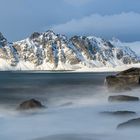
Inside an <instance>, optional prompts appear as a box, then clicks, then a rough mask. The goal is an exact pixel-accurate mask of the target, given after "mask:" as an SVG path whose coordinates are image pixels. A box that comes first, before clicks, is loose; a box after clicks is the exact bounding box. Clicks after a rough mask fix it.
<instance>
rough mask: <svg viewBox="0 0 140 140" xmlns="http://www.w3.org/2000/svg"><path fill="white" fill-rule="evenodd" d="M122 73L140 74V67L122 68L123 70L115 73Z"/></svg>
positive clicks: (119, 74)
mask: <svg viewBox="0 0 140 140" xmlns="http://www.w3.org/2000/svg"><path fill="white" fill-rule="evenodd" d="M124 75H137V76H140V68H130V69H127V70H124V71H122V72H120V73H118V74H117V76H124Z"/></svg>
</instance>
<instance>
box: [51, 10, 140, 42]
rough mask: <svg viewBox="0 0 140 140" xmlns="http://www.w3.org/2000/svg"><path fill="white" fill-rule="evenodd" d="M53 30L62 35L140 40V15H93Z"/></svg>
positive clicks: (74, 20) (54, 27) (57, 26)
mask: <svg viewBox="0 0 140 140" xmlns="http://www.w3.org/2000/svg"><path fill="white" fill-rule="evenodd" d="M52 29H53V30H54V31H56V32H60V33H64V34H65V33H69V34H70V35H72V34H81V35H97V36H104V37H106V38H111V37H113V36H115V37H119V38H123V39H124V40H130V39H131V40H133V39H134V38H135V39H136V40H137V39H139V40H140V14H139V13H134V12H129V13H121V14H116V15H106V16H102V15H99V14H92V15H91V16H87V17H84V18H81V19H73V20H71V21H69V22H67V23H64V24H60V25H55V26H53V27H52Z"/></svg>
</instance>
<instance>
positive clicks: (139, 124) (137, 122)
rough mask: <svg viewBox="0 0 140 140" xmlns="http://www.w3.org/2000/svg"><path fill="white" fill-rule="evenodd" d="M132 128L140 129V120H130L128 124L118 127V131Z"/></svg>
mask: <svg viewBox="0 0 140 140" xmlns="http://www.w3.org/2000/svg"><path fill="white" fill-rule="evenodd" d="M130 127H136V128H140V118H136V119H131V120H128V121H127V122H124V123H121V124H119V125H118V126H117V128H118V129H125V128H130Z"/></svg>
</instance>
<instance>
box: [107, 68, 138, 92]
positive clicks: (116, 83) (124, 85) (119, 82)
mask: <svg viewBox="0 0 140 140" xmlns="http://www.w3.org/2000/svg"><path fill="white" fill-rule="evenodd" d="M139 84H140V69H139V68H131V69H128V70H125V71H122V72H120V73H118V74H116V75H111V76H107V77H106V79H105V85H106V86H107V87H108V89H109V90H110V91H119V92H120V91H126V90H131V88H132V87H137V86H139Z"/></svg>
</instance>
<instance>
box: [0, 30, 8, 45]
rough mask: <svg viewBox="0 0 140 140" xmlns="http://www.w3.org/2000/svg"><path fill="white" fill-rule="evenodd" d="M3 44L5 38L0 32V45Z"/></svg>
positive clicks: (5, 40) (5, 41) (5, 42)
mask: <svg viewBox="0 0 140 140" xmlns="http://www.w3.org/2000/svg"><path fill="white" fill-rule="evenodd" d="M5 45H7V39H6V38H5V37H4V36H3V34H2V33H1V32H0V46H2V47H4V46H5Z"/></svg>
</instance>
